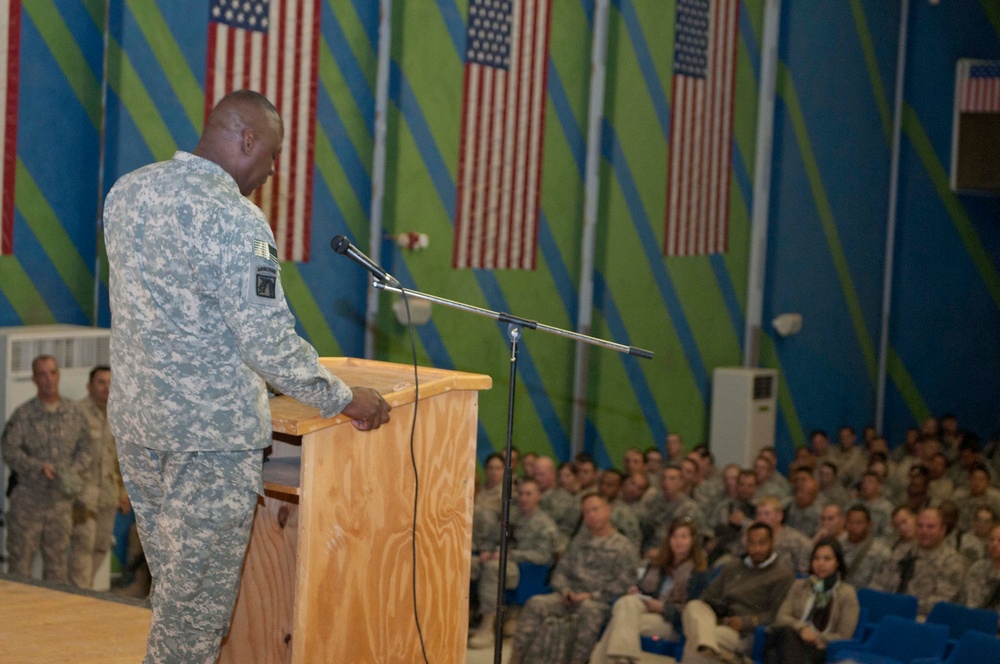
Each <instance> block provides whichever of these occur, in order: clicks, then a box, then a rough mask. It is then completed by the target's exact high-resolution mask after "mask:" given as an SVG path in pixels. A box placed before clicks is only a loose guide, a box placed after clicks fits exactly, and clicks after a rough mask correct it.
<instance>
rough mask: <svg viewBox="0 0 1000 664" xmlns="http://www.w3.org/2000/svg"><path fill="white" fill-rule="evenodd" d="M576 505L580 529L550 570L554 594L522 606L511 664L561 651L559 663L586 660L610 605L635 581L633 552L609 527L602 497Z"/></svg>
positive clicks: (576, 663)
mask: <svg viewBox="0 0 1000 664" xmlns="http://www.w3.org/2000/svg"><path fill="white" fill-rule="evenodd" d="M581 509H582V510H583V522H584V525H585V526H586V528H585V529H583V530H581V532H580V534H578V535H577V536H576V537H575V538H574V539H573V542H572V543H571V544H570V545H569V548H568V549H567V550H566V554H565V555H564V556H563V557H562V558H561V559H560V560H559V564H558V565H556V568H555V570H554V571H553V573H552V579H551V581H550V584H551V586H552V589H553V590H554V591H555V592H553V593H550V594H548V595H535V596H534V597H532V598H531V599H530V600H528V603H527V604H526V605H525V606H524V610H523V611H522V612H521V620H520V621H519V622H518V625H517V633H516V634H515V635H514V652H513V654H512V656H511V660H510V661H511V664H524V662H538V661H552V656H553V653H554V652H562V651H564V650H565V651H566V655H565V661H568V662H570V663H571V664H582V663H583V662H586V661H587V660H588V659H589V657H590V651H591V650H593V648H594V644H596V643H597V639H598V637H600V635H601V630H602V629H603V628H604V624H605V623H606V622H607V621H608V616H609V614H610V612H611V604H612V603H613V602H614V601H615V600H616V599H618V597H620V596H621V595H623V594H625V592H626V591H627V590H628V589H629V587H630V586H631V585H633V583H634V582H635V578H636V566H637V564H638V551H637V550H636V548H635V544H633V543H632V542H630V541H629V539H628V538H627V537H625V536H624V535H622V534H621V533H619V532H618V531H617V530H615V528H614V526H612V525H611V505H610V504H608V501H607V498H605V497H604V496H602V495H600V494H597V493H594V494H590V495H589V496H586V497H585V498H584V499H583V502H582V503H581ZM553 618H568V619H569V620H568V621H565V622H559V621H558V620H556V621H552V620H551V619H553ZM550 626H551V628H552V629H551V630H550V629H548V628H549V627H550Z"/></svg>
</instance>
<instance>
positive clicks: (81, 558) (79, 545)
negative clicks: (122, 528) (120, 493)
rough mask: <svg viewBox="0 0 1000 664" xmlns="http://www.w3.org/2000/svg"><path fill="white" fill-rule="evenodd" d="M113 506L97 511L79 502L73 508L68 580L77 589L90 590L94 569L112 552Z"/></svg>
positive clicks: (114, 510) (92, 583) (114, 513)
mask: <svg viewBox="0 0 1000 664" xmlns="http://www.w3.org/2000/svg"><path fill="white" fill-rule="evenodd" d="M117 513H118V508H117V507H115V506H113V505H112V506H111V507H102V508H99V509H98V510H97V511H96V512H95V511H93V510H90V509H87V507H86V506H85V505H83V504H81V503H76V504H75V505H73V534H72V535H71V536H70V540H69V580H70V581H71V582H72V583H73V585H75V586H77V587H79V588H87V589H92V588H93V587H94V576H95V575H96V573H97V568H98V567H100V565H101V564H102V563H103V562H104V558H105V556H107V555H108V551H110V550H111V535H112V531H113V530H114V527H115V515H116V514H117Z"/></svg>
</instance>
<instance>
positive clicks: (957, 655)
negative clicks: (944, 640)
mask: <svg viewBox="0 0 1000 664" xmlns="http://www.w3.org/2000/svg"><path fill="white" fill-rule="evenodd" d="M985 662H1000V639H998V638H997V637H995V636H991V635H989V634H984V633H982V632H977V631H975V630H970V631H968V632H966V633H965V634H963V635H962V638H960V639H959V640H958V642H957V643H956V644H955V648H954V650H952V651H951V654H950V655H948V658H947V659H934V658H921V659H915V660H913V662H912V664H984V663H985Z"/></svg>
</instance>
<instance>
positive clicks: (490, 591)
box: [472, 509, 562, 612]
mask: <svg viewBox="0 0 1000 664" xmlns="http://www.w3.org/2000/svg"><path fill="white" fill-rule="evenodd" d="M497 525H498V526H499V523H498V524H497ZM510 528H511V539H510V541H509V542H508V548H507V576H506V587H507V588H517V586H518V584H519V583H520V582H521V572H520V569H519V568H518V563H534V564H535V565H551V564H552V559H553V557H554V555H555V552H556V549H557V548H558V546H559V543H560V542H561V541H562V535H561V534H560V533H559V528H558V527H556V523H555V521H553V520H552V517H550V516H549V515H548V514H546V513H545V512H543V511H542V510H541V509H537V510H535V513H534V514H532V515H531V516H529V517H525V516H523V515H522V514H521V512H520V511H519V510H516V509H514V510H511V515H510ZM494 530H496V531H497V541H496V546H495V547H493V548H491V549H486V550H488V551H493V550H496V549H498V548H499V546H500V541H499V530H500V528H499V527H497V528H495V529H494ZM499 575H500V561H499V560H487V561H486V562H485V563H481V562H480V560H479V558H478V557H475V558H473V560H472V578H473V579H476V578H478V579H479V607H480V610H482V611H487V612H488V611H492V610H493V609H494V607H496V605H497V578H498V577H499Z"/></svg>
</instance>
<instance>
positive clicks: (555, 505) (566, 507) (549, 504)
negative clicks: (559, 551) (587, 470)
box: [539, 487, 580, 548]
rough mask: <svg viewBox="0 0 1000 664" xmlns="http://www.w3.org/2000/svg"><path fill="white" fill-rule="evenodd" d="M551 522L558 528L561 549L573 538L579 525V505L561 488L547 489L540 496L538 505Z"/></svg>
mask: <svg viewBox="0 0 1000 664" xmlns="http://www.w3.org/2000/svg"><path fill="white" fill-rule="evenodd" d="M539 507H541V508H542V509H543V510H545V511H546V512H547V513H548V515H549V516H551V517H552V520H553V521H555V522H556V526H558V527H559V532H560V533H562V536H563V543H562V545H561V548H564V547H565V546H566V543H567V542H569V540H570V539H571V538H572V537H573V533H575V532H576V527H577V525H579V523H580V503H579V501H578V499H576V498H574V497H573V494H571V493H570V492H569V491H566V489H563V488H562V487H555V488H552V489H549V490H548V491H546V492H545V493H543V494H542V502H541V503H540V504H539Z"/></svg>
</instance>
